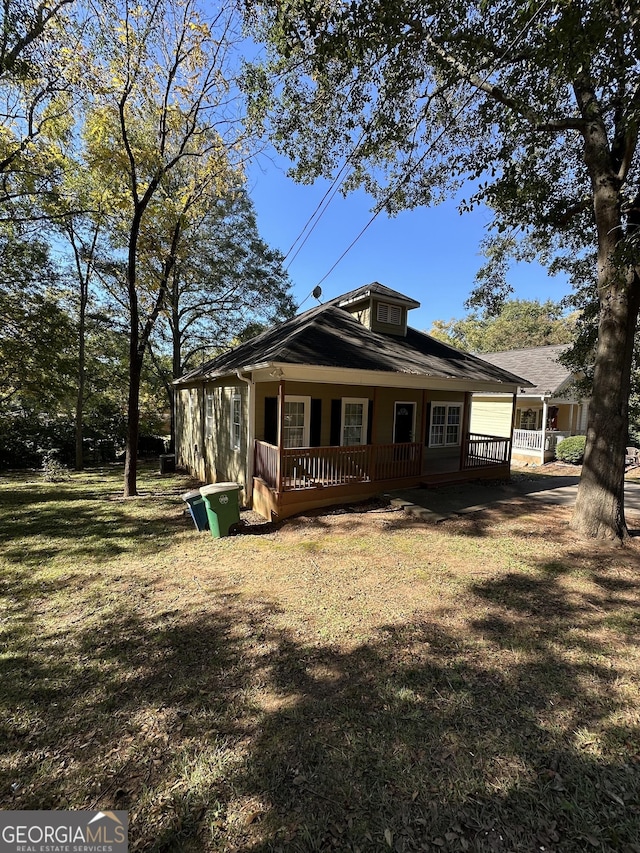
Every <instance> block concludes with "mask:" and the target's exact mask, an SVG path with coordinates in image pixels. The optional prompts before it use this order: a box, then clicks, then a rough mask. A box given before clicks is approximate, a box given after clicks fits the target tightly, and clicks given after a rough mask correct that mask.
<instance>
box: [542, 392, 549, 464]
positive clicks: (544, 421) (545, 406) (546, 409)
mask: <svg viewBox="0 0 640 853" xmlns="http://www.w3.org/2000/svg"><path fill="white" fill-rule="evenodd" d="M548 414H549V405H548V400H547V398H546V397H543V398H542V448H541V450H540V456H541V459H540V464H541V465H544V454H545V450H546V447H547V417H548Z"/></svg>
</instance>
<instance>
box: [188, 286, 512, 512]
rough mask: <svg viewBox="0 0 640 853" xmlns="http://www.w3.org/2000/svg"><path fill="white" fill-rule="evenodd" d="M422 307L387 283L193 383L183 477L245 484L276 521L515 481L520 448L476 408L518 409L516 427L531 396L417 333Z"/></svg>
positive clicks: (310, 317) (337, 303)
mask: <svg viewBox="0 0 640 853" xmlns="http://www.w3.org/2000/svg"><path fill="white" fill-rule="evenodd" d="M417 307H419V303H418V302H416V301H415V300H414V299H410V298H408V297H406V296H404V295H403V294H401V293H398V292H397V291H395V290H391V289H390V288H388V287H385V286H383V285H381V284H378V283H377V282H374V283H373V284H370V285H367V286H365V287H361V288H358V289H356V290H353V291H351V292H349V293H346V294H344V295H343V296H340V297H337V298H336V299H332V300H331V301H329V302H327V303H325V304H323V305H318V306H316V307H314V308H312V309H311V310H309V311H306V312H305V313H303V314H300V315H298V316H297V317H294V318H293V319H291V320H288V321H286V322H284V323H282V324H280V325H278V326H275V327H273V328H271V329H269V330H267V331H265V332H263V333H262V334H260V335H258V336H257V337H255V338H253V339H252V340H250V341H248V342H246V343H244V344H242V345H240V346H238V347H236V348H234V349H231V350H230V351H228V352H225V353H222V354H221V355H218V356H217V357H215V358H214V359H212V360H211V361H209V362H207V363H206V364H203V365H202V367H200V368H198V369H196V370H192V371H191V372H189V373H187V374H186V375H185V376H183V377H182V378H181V379H179V380H177V381H176V383H175V384H176V395H175V398H176V461H177V464H178V465H180V466H183V467H186V468H187V469H188V470H189V471H191V472H192V473H193V474H194V475H196V476H198V477H200V479H202V480H205V481H209V482H216V481H220V480H223V481H229V480H233V481H237V482H239V483H242V485H243V488H244V491H245V503H247V505H250V506H253V509H254V510H256V511H257V512H259V513H261V514H262V515H264V516H265V517H266V518H272V517H278V518H285V517H287V516H289V515H293V514H295V513H298V512H301V511H303V510H307V509H311V508H313V507H321V506H329V505H332V504H339V503H344V502H345V501H351V500H358V499H364V498H366V497H368V496H372V495H375V494H379V493H380V492H383V491H387V490H389V489H394V488H401V487H410V486H418V485H420V484H422V483H424V484H430V483H442V482H453V481H456V480H465V479H466V480H468V479H472V478H476V477H481V476H488V477H508V476H509V465H510V454H511V437H510V435H509V434H506V435H497V434H496V435H494V434H485V433H482V434H481V433H474V432H473V431H471V430H470V423H471V418H472V411H471V410H472V399H473V395H474V393H480V392H481V393H485V394H496V395H500V394H504V395H507V397H508V399H510V400H511V403H510V404H509V411H510V412H511V413H513V408H514V406H515V399H516V393H517V391H518V389H519V388H520V387H522V386H523V385H527V382H526V381H525V380H523V379H522V378H520V377H518V376H515V375H513V374H511V373H510V372H509V371H507V370H504V369H503V368H500V367H496V366H495V365H493V364H490V363H488V362H486V361H484V360H482V359H480V358H478V357H476V356H473V355H470V354H469V353H464V352H461V351H460V350H457V349H455V348H453V347H451V346H449V345H447V344H445V343H442V342H441V341H437V340H436V339H435V338H432V337H430V336H429V335H426V334H424V333H422V332H419V331H416V330H415V329H412V328H411V327H410V326H409V325H408V323H407V319H408V314H409V312H410V311H411V310H412V309H414V308H417ZM499 406H500V407H502V406H503V400H502V399H501V400H500V403H499Z"/></svg>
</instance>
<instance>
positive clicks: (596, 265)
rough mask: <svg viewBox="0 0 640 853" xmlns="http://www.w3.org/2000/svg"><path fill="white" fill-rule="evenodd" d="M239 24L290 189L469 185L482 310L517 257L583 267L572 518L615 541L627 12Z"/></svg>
mask: <svg viewBox="0 0 640 853" xmlns="http://www.w3.org/2000/svg"><path fill="white" fill-rule="evenodd" d="M249 18H250V20H251V21H252V23H253V25H254V28H255V31H256V33H257V34H258V35H259V37H261V38H262V39H264V40H265V42H266V43H267V45H268V49H269V56H268V60H267V61H266V63H263V64H261V65H256V66H255V67H253V68H252V69H250V71H249V73H248V75H247V81H248V82H247V85H248V86H249V87H250V89H251V90H252V92H253V116H254V118H255V120H256V121H261V122H263V123H265V124H266V125H267V126H268V127H269V129H270V131H271V133H272V135H273V138H274V140H275V142H276V145H278V146H279V148H280V149H281V150H282V151H284V152H285V153H287V154H288V155H289V156H291V157H292V158H293V159H294V161H295V166H294V169H293V174H294V175H295V176H296V177H297V178H299V179H301V180H312V179H313V178H314V177H316V176H318V175H324V176H333V175H334V174H335V173H336V172H338V171H339V169H342V167H345V171H346V173H347V177H346V178H345V180H344V181H343V183H342V188H343V190H344V191H345V192H347V191H349V190H350V189H353V188H354V187H357V186H361V187H364V188H365V189H366V190H368V191H369V192H370V193H371V194H372V195H373V197H374V198H375V201H376V209H377V210H381V211H386V212H388V213H394V212H395V211H398V210H400V209H404V208H410V207H415V206H417V205H424V204H432V203H435V202H437V201H438V200H439V199H440V198H442V197H443V195H444V194H448V193H452V192H454V191H458V190H460V188H461V187H464V188H465V196H466V197H465V200H463V201H462V203H461V210H463V211H464V210H468V209H470V208H473V207H474V206H476V205H479V204H482V205H485V206H487V207H488V208H489V209H491V211H493V220H492V224H491V229H490V237H489V242H488V244H487V246H486V251H487V255H488V262H487V264H486V265H485V268H484V270H483V274H484V277H483V281H482V288H481V292H480V293H479V297H481V298H482V299H483V300H484V301H485V302H487V301H489V302H491V301H493V303H494V304H498V303H499V301H500V300H501V299H504V298H505V296H506V294H507V293H508V291H509V287H508V280H507V269H508V260H509V259H510V258H511V257H514V256H515V257H519V258H532V257H537V258H539V259H540V260H541V261H542V262H543V263H546V264H547V265H548V266H549V267H550V268H551V269H552V270H557V269H566V270H568V271H569V272H570V273H576V272H577V270H578V269H579V270H580V273H581V275H582V276H584V273H585V269H588V268H589V264H590V273H589V275H590V281H591V286H592V289H593V290H594V291H595V292H596V293H597V295H598V329H599V331H598V344H597V349H596V356H595V367H594V386H593V388H594V392H593V398H592V404H591V407H590V415H589V427H588V441H587V449H586V453H585V461H584V466H583V475H582V480H581V484H580V490H579V495H578V501H577V505H576V511H575V513H574V518H573V522H572V523H573V525H574V527H575V528H576V530H578V531H579V532H580V533H583V534H586V535H590V536H597V537H611V538H619V539H624V538H625V537H626V536H627V530H626V524H625V520H624V504H623V477H624V451H625V441H626V435H627V412H628V398H629V386H630V371H631V357H632V349H633V338H634V332H635V326H636V320H637V315H638V307H639V305H640V279H639V277H638V235H637V224H638V221H639V218H640V196H639V195H638V181H639V178H640V164H639V157H638V154H637V137H638V118H639V111H640V63H639V61H638V60H639V58H640V13H639V11H638V7H637V4H636V3H632V2H630V0H565V2H562V3H553V4H552V3H548V2H546V1H545V0H542V2H540V3H537V4H535V5H532V4H530V3H516V4H513V3H505V2H502V0H496V1H495V2H492V0H482V2H465V1H464V0H453V2H452V0H446V2H444V0H433V2H430V3H426V4H425V3H423V2H420V0H391V2H388V0H361V2H353V3H351V2H349V3H346V2H338V3H333V4H330V5H327V4H326V3H325V2H324V0H285V2H281V0H264V2H257V3H254V4H252V5H251V7H250V12H249ZM451 239H452V243H454V242H455V234H452V236H451ZM585 265H586V266H585ZM581 281H584V277H583V278H582V279H581Z"/></svg>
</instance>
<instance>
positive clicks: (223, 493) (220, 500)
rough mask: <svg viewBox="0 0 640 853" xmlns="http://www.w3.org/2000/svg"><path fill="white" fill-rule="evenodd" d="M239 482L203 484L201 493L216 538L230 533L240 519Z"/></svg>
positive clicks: (210, 526)
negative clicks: (230, 529)
mask: <svg viewBox="0 0 640 853" xmlns="http://www.w3.org/2000/svg"><path fill="white" fill-rule="evenodd" d="M240 488H241V486H239V485H238V483H212V484H211V485H209V486H202V488H201V489H200V494H201V495H202V498H203V500H204V504H205V506H206V508H207V518H208V519H209V530H210V531H211V535H212V536H213V537H215V538H216V539H219V538H220V537H221V536H228V535H229V528H230V527H232V526H233V525H234V524H238V522H239V521H240V506H239V501H238V492H239V491H240Z"/></svg>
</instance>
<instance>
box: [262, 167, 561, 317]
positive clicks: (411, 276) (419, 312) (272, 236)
mask: <svg viewBox="0 0 640 853" xmlns="http://www.w3.org/2000/svg"><path fill="white" fill-rule="evenodd" d="M286 168H287V161H286V160H282V159H281V158H277V157H276V156H275V155H274V156H273V157H262V158H261V159H260V160H259V161H258V162H257V163H254V164H253V165H252V166H251V167H250V169H249V170H248V178H249V180H248V187H247V189H248V191H249V194H250V195H251V198H252V199H253V201H254V204H255V207H256V211H257V215H258V225H259V228H260V234H261V236H262V237H263V239H265V240H266V241H267V243H269V245H271V246H272V247H274V248H278V249H280V250H281V251H282V252H283V253H286V252H288V250H289V247H290V246H291V244H292V243H293V242H294V240H296V238H297V237H298V235H299V234H300V232H301V231H302V229H303V227H304V225H305V223H306V222H307V220H308V219H309V217H310V216H311V215H312V214H313V212H314V210H315V209H316V207H317V205H318V204H319V202H320V201H321V199H322V197H323V195H324V194H325V192H326V190H327V189H328V187H329V182H327V181H317V182H316V183H315V184H314V185H313V186H303V185H300V184H296V183H295V182H294V181H292V180H291V179H290V178H288V177H287V176H286ZM372 206H373V202H372V199H371V198H370V197H369V196H367V195H366V194H365V193H364V192H357V193H353V194H352V195H350V196H348V197H347V198H346V199H343V198H342V196H341V195H340V194H337V195H336V196H335V197H334V198H333V201H332V202H331V204H330V206H329V208H328V209H327V210H326V212H325V213H324V214H323V216H322V218H321V219H320V222H319V224H318V225H317V226H316V228H315V229H314V231H313V233H312V234H311V236H310V238H309V239H308V240H307V242H306V243H305V245H304V246H303V248H302V249H301V251H300V252H299V254H298V255H297V257H296V258H295V260H294V261H293V262H292V263H291V266H290V267H289V274H290V276H291V280H292V283H293V292H294V297H295V299H296V300H297V302H298V304H300V303H301V302H302V301H303V300H305V299H307V297H308V296H309V294H310V292H311V291H312V290H313V288H314V287H315V286H316V285H317V284H318V282H319V281H320V279H322V278H323V276H324V275H325V274H326V273H327V272H328V271H329V269H330V268H331V267H332V266H333V264H334V263H335V262H336V261H337V260H338V258H339V257H340V255H341V254H342V253H343V252H344V250H345V249H346V248H347V246H348V245H349V244H350V243H351V242H352V240H353V239H354V238H355V237H356V236H357V235H358V233H359V232H360V231H361V230H362V228H363V227H364V226H365V225H366V223H367V222H368V221H369V219H370V218H371V208H372ZM489 219H490V213H489V212H488V211H486V210H484V211H483V210H479V211H475V212H474V213H472V214H464V215H463V216H460V214H459V213H458V211H457V210H456V207H455V204H454V203H453V202H446V203H444V204H442V205H439V206H438V207H435V208H431V209H427V208H421V209H419V210H414V211H406V212H405V213H402V214H401V215H400V216H398V217H396V218H394V219H389V218H388V217H387V216H386V215H385V214H380V215H379V216H378V217H377V219H376V220H375V221H374V222H373V224H372V225H371V226H370V227H369V228H368V229H367V231H366V232H365V234H364V235H363V236H362V237H361V238H360V239H359V240H358V242H357V243H356V245H355V246H354V247H353V248H352V249H351V250H350V251H349V253H348V254H347V256H346V257H345V258H344V259H343V260H342V261H341V262H340V264H339V265H338V266H337V267H336V269H335V270H334V271H333V272H332V273H331V275H330V276H329V277H328V278H327V279H326V280H325V281H324V282H322V285H321V287H322V297H321V300H322V301H323V302H324V301H326V300H327V299H330V298H333V297H334V296H338V295H340V294H341V293H344V292H346V291H347V290H352V289H353V288H354V287H359V286H360V285H363V284H368V283H369V282H372V281H379V282H381V283H382V284H385V285H387V286H388V287H392V288H393V289H394V290H399V291H400V292H402V293H405V294H406V295H407V296H411V297H413V298H414V299H416V300H417V301H419V302H420V303H421V308H419V309H416V310H414V311H412V312H411V315H410V321H409V322H410V324H411V325H412V326H413V327H414V328H418V329H423V330H425V331H428V330H429V328H430V327H431V324H432V322H433V321H434V320H436V319H438V320H450V319H451V318H452V317H456V318H459V317H462V316H464V315H465V314H466V309H465V307H464V302H465V300H466V299H467V297H468V296H469V293H470V291H471V289H472V287H473V284H474V277H475V274H476V272H477V270H478V268H479V267H480V266H481V265H482V262H483V259H482V257H481V255H480V250H479V247H480V242H481V240H482V238H483V235H484V233H485V228H486V226H487V224H488V222H489ZM294 251H295V250H294ZM510 281H511V284H512V285H513V286H514V297H516V298H519V299H539V300H540V301H544V300H546V299H553V300H559V299H561V298H562V297H563V296H565V295H566V293H567V292H568V291H569V287H568V285H567V283H566V282H565V281H564V280H563V279H561V278H560V277H555V278H551V277H549V276H548V275H547V273H546V271H545V270H544V269H543V268H541V267H539V266H537V265H535V264H518V266H517V267H514V269H513V272H512V275H511V278H510ZM314 304H316V303H315V300H314V299H313V298H312V297H310V298H309V299H307V301H306V302H305V303H304V305H303V306H302V308H303V310H304V309H307V308H311V307H312V306H313V305H314Z"/></svg>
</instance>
